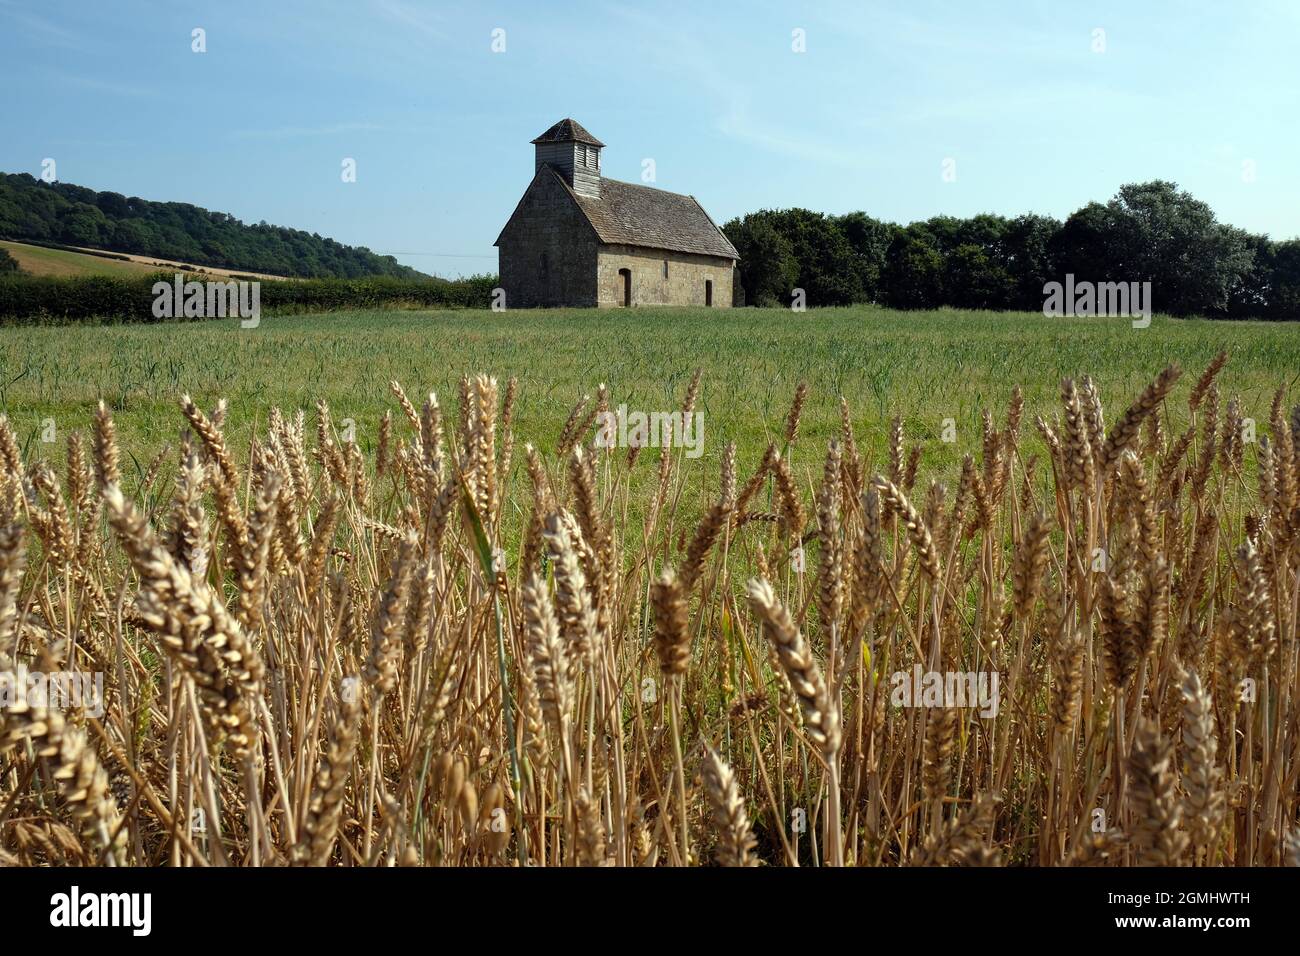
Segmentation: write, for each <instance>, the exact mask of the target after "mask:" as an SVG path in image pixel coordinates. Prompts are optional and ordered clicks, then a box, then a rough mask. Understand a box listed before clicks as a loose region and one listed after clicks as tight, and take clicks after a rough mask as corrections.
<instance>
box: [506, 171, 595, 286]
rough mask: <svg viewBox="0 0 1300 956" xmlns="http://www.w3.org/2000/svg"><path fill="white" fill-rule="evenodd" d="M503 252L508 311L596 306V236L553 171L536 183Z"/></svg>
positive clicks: (509, 229) (512, 221)
mask: <svg viewBox="0 0 1300 956" xmlns="http://www.w3.org/2000/svg"><path fill="white" fill-rule="evenodd" d="M497 247H498V250H499V260H500V265H499V269H500V273H501V288H503V289H505V291H506V308H507V309H530V308H536V307H539V306H552V307H558V306H594V305H596V248H597V242H596V233H595V231H594V230H593V229H592V228H591V225H590V223H588V222H587V220H586V217H584V216H583V214H582V211H581V210H580V209H578V207H577V205H576V204H575V203H574V201H573V198H572V197H571V196H570V195H569V193H568V191H567V190H566V189H565V188H564V185H563V184H562V183H561V182H560V181H559V180H558V178H557V177H556V175H555V173H554V172H552V171H551V170H549V169H542V170H539V171H538V173H537V175H536V176H534V177H533V181H532V183H531V184H530V185H529V187H528V190H527V191H526V192H525V193H524V198H523V199H521V200H520V202H519V207H518V208H517V209H516V210H515V214H514V215H513V216H511V218H510V221H509V222H508V223H507V224H506V227H505V229H504V230H502V232H501V237H500V239H498V240H497Z"/></svg>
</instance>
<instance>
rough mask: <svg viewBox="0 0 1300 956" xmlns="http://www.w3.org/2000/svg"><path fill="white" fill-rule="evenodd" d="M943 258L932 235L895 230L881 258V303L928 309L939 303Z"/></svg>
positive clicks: (907, 229)
mask: <svg viewBox="0 0 1300 956" xmlns="http://www.w3.org/2000/svg"><path fill="white" fill-rule="evenodd" d="M943 274H944V263H943V256H941V255H940V254H939V250H938V249H937V248H936V247H935V244H934V238H933V236H932V234H931V233H930V232H929V231H928V230H926V229H924V228H921V229H914V228H913V227H911V226H908V227H907V228H906V229H899V230H898V231H897V233H896V234H895V236H894V241H893V242H891V243H890V245H889V252H888V253H887V254H886V256H885V268H884V271H883V272H882V273H881V277H880V281H881V285H882V287H883V290H884V297H885V302H886V304H888V305H891V306H893V307H894V308H896V309H932V308H934V307H935V306H938V305H940V304H941V303H942V302H943V301H944V298H943Z"/></svg>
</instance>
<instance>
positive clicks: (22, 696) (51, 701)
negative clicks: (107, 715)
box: [0, 665, 104, 719]
mask: <svg viewBox="0 0 1300 956" xmlns="http://www.w3.org/2000/svg"><path fill="white" fill-rule="evenodd" d="M19 707H21V708H23V709H26V708H28V707H31V708H36V709H39V710H60V711H63V710H74V709H75V710H84V711H85V713H86V716H88V717H94V718H96V719H98V718H100V717H103V716H104V674H103V672H102V671H96V672H95V673H93V674H89V673H85V672H83V671H52V672H50V673H48V674H46V673H43V672H41V671H29V670H28V669H27V668H26V667H23V666H22V665H19V666H18V668H17V669H16V670H11V671H0V710H16V709H18V708H19Z"/></svg>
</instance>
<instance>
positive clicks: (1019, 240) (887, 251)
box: [723, 181, 1300, 319]
mask: <svg viewBox="0 0 1300 956" xmlns="http://www.w3.org/2000/svg"><path fill="white" fill-rule="evenodd" d="M723 232H725V233H726V235H727V238H728V239H730V240H731V243H732V245H734V246H735V247H736V251H737V252H739V253H740V265H739V272H740V281H741V285H742V286H743V289H744V295H745V300H746V302H747V304H749V305H788V304H790V302H791V299H792V295H793V294H794V290H795V289H802V290H804V295H805V298H806V304H807V305H809V306H825V305H849V304H851V303H856V302H877V303H880V304H882V305H887V306H891V307H893V308H902V309H929V308H937V307H939V306H943V305H948V306H954V307H958V308H966V309H1006V310H1035V311H1037V310H1040V309H1042V308H1043V303H1044V298H1045V294H1044V289H1043V287H1044V285H1045V284H1047V283H1049V282H1054V281H1055V282H1060V281H1063V279H1064V277H1065V275H1066V274H1067V273H1068V274H1072V275H1073V276H1074V277H1075V280H1076V282H1080V281H1090V282H1096V283H1102V282H1150V283H1151V290H1152V297H1153V298H1154V307H1155V309H1156V310H1157V311H1159V312H1165V313H1169V314H1172V315H1178V316H1190V315H1204V316H1209V317H1212V318H1261V319H1300V239H1290V240H1286V241H1280V242H1279V241H1274V240H1272V239H1270V238H1269V237H1268V236H1265V235H1259V234H1255V233H1250V232H1247V231H1246V230H1243V229H1238V228H1236V227H1234V226H1230V225H1226V224H1224V223H1220V222H1219V221H1217V220H1216V219H1215V216H1214V212H1213V210H1211V209H1210V207H1209V206H1208V205H1207V204H1206V203H1204V202H1201V201H1200V200H1198V199H1196V198H1194V197H1193V196H1192V195H1190V194H1189V193H1187V192H1185V191H1181V190H1179V189H1178V187H1177V186H1176V185H1175V184H1174V183H1170V182H1163V181H1154V182H1148V183H1134V184H1129V185H1126V186H1122V187H1121V188H1120V190H1119V192H1118V193H1116V195H1115V197H1114V198H1113V199H1111V200H1110V201H1109V202H1107V203H1099V202H1091V203H1089V204H1088V205H1086V206H1084V207H1083V208H1082V209H1079V210H1078V211H1077V212H1075V213H1074V214H1073V215H1071V216H1070V217H1069V218H1068V219H1066V220H1065V221H1064V222H1061V221H1060V220H1058V219H1054V218H1052V217H1050V216H1040V215H1035V214H1032V213H1029V214H1025V215H1022V216H1017V217H1015V218H1013V219H1008V218H1006V217H1004V216H996V215H987V214H985V215H978V216H973V217H971V218H968V219H960V218H956V217H953V216H935V217H934V218H931V219H927V220H925V221H923V222H914V223H911V224H910V225H907V226H900V225H897V224H895V223H888V222H882V221H880V220H878V219H873V218H872V217H870V216H868V215H867V214H866V213H862V212H852V213H848V214H847V215H842V216H831V215H825V214H823V213H817V212H812V211H810V210H807V209H782V210H761V211H759V212H755V213H750V214H748V215H746V216H745V217H743V218H737V219H733V220H731V221H730V222H728V223H727V224H726V225H724V226H723Z"/></svg>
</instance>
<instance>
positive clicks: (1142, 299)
mask: <svg viewBox="0 0 1300 956" xmlns="http://www.w3.org/2000/svg"><path fill="white" fill-rule="evenodd" d="M1043 295H1045V296H1046V297H1047V298H1046V299H1044V300H1043V315H1045V316H1047V317H1048V318H1058V317H1060V316H1063V315H1078V316H1094V315H1095V316H1099V317H1101V316H1123V317H1125V318H1132V319H1133V328H1135V329H1145V328H1146V327H1147V326H1148V325H1150V324H1151V283H1150V282H1140V283H1139V282H1088V281H1086V280H1085V281H1083V282H1075V281H1074V273H1073V272H1067V273H1066V274H1065V283H1064V285H1063V284H1061V283H1060V282H1048V283H1046V284H1045V285H1044V286H1043Z"/></svg>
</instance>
